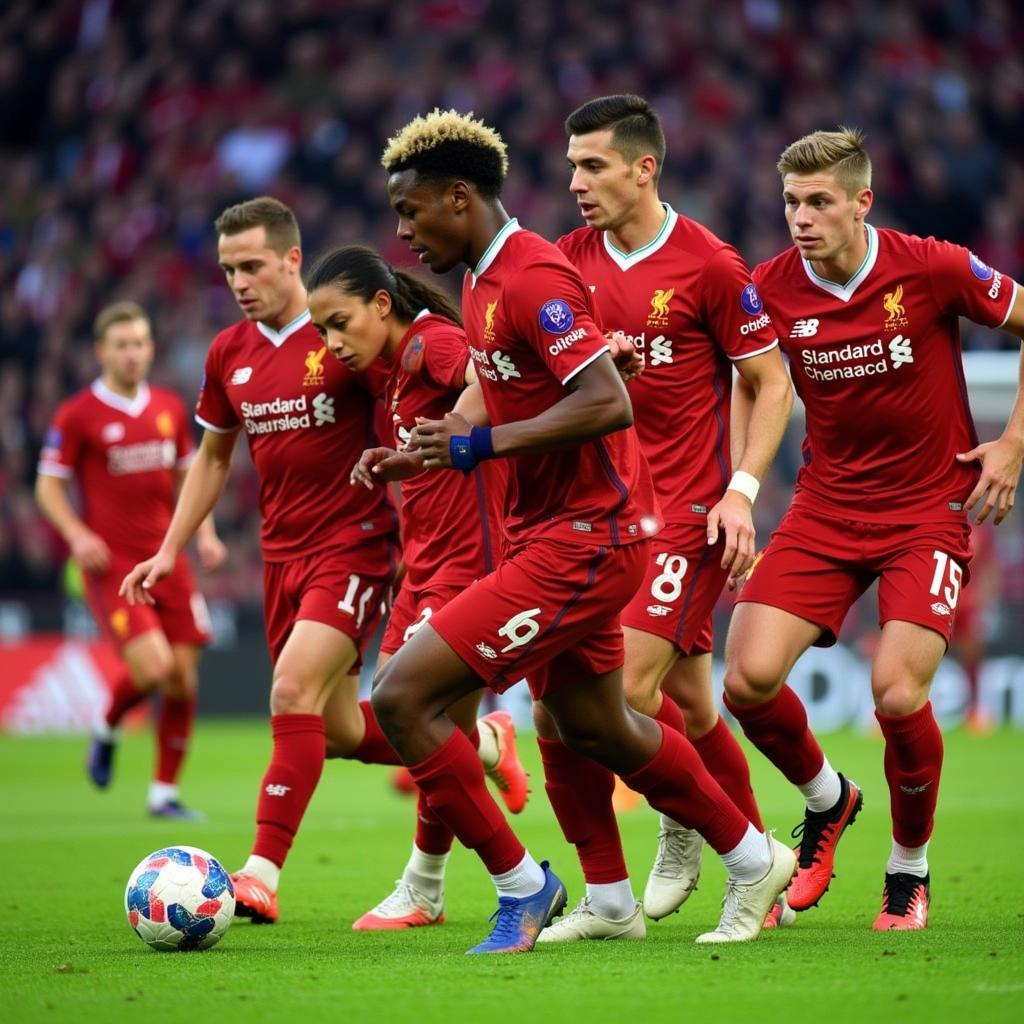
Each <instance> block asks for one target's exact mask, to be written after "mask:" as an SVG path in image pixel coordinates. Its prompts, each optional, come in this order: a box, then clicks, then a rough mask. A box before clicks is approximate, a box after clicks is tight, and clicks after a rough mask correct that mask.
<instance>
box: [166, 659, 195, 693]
mask: <svg viewBox="0 0 1024 1024" xmlns="http://www.w3.org/2000/svg"><path fill="white" fill-rule="evenodd" d="M198 689H199V677H198V675H197V673H195V672H188V671H183V670H182V669H180V668H177V667H176V668H175V669H174V671H173V672H171V673H170V675H169V676H168V677H167V683H166V685H165V686H163V687H161V692H162V693H163V695H164V696H165V697H170V698H171V699H172V700H188V699H189V698H190V697H194V696H195V695H196V692H197V691H198Z"/></svg>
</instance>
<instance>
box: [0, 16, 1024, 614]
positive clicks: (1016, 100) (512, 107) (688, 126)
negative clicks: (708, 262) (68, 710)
mask: <svg viewBox="0 0 1024 1024" xmlns="http://www.w3.org/2000/svg"><path fill="white" fill-rule="evenodd" d="M1015 7H1016V5H1015V4H1014V3H1012V2H1011V0H916V2H902V3H894V2H890V0H864V2H861V3H857V4H850V3H848V2H838V0H820V2H817V3H815V4H804V3H795V2H783V0H632V2H631V3H628V4H623V3H621V2H619V0H560V2H559V3H557V4H555V3H551V2H549V0H420V2H417V3H395V4H384V3H381V2H380V0H347V2H342V0H338V2H331V0H289V2H288V3H275V2H272V0H233V2H230V3H229V2H227V0H146V2H143V0H46V2H44V3H39V2H35V0H7V2H6V3H5V4H4V6H3V9H2V10H0V181H2V182H3V186H4V187H3V189H2V191H0V580H2V581H3V585H2V589H3V591H4V592H5V593H12V592H15V593H31V592H37V593H47V592H52V591H53V590H54V589H55V588H56V587H58V586H59V575H60V569H61V563H62V561H63V558H64V552H63V551H62V548H61V545H60V544H59V542H58V540H57V539H56V538H55V536H54V535H53V534H52V532H51V531H49V529H48V528H46V527H45V526H44V525H43V524H42V522H41V520H40V519H39V516H38V514H37V513H36V511H35V508H34V505H33V501H32V493H31V488H32V482H33V476H34V464H35V459H36V456H37V453H38V449H39V445H40V442H41V439H42V436H43V433H44V431H45V428H46V424H47V423H48V421H49V419H50V417H51V415H52V413H53V411H54V409H55V407H56V405H57V404H58V403H59V402H60V401H61V399H62V398H63V397H65V396H66V395H68V394H69V393H70V392H72V391H73V390H75V389H77V388H79V387H81V386H83V385H84V384H86V383H87V382H88V381H89V380H90V379H91V378H92V377H93V376H94V375H95V368H94V363H93V356H92V351H91V337H90V323H91V320H92V318H93V316H94V315H95V313H96V311H97V310H98V309H99V308H100V307H101V306H102V305H104V304H106V303H108V302H110V301H112V300H115V299H121V298H131V299H134V300H135V301H138V302H140V303H142V304H143V305H144V306H145V307H146V308H147V309H148V310H149V311H150V313H151V315H152V317H153V322H154V327H155V335H156V338H157V343H158V351H159V354H158V360H157V364H156V366H155V369H154V375H153V376H154V379H155V380H156V381H157V382H158V383H161V384H164V385H169V386H171V387H173V388H176V389H177V390H179V391H180V392H181V393H182V394H183V396H185V398H186V400H187V401H188V402H189V403H191V402H192V401H193V400H194V397H195V394H196V391H197V388H198V384H199V381H200V378H201V375H202V365H203V360H204V357H205V353H206V348H207V346H208V344H209V341H210V339H211V338H212V336H213V335H214V334H215V333H216V332H217V331H218V330H219V329H221V328H222V327H224V326H225V325H227V324H228V323H230V322H232V321H233V320H234V319H237V310H236V308H235V306H234V304H233V301H232V299H231V296H230V294H229V292H228V290H227V288H226V287H225V285H224V282H223V279H222V276H221V274H220V271H219V269H218V267H217V262H216V253H215V238H214V235H213V231H212V221H213V220H214V218H215V217H216V215H217V214H218V213H219V212H220V210H221V209H223V207H225V206H226V205H228V204H230V203H233V202H237V201H239V200H241V199H243V198H247V197H250V196H252V195H255V194H259V193H265V192H267V193H271V194H273V195H275V196H277V197H279V198H281V199H283V200H284V201H286V202H288V203H290V204H291V205H292V206H293V207H294V208H295V210H296V213H297V215H298V218H299V221H300V224H301V225H302V228H303V233H304V248H305V250H306V252H307V258H308V257H309V256H312V255H314V254H315V253H316V252H318V251H319V250H321V249H322V248H324V247H326V246H328V245H330V244H334V243H341V242H346V241H362V242H367V243H369V244H372V245H375V246H377V247H379V248H380V249H382V250H383V251H384V252H385V253H386V255H387V256H388V257H389V258H391V259H392V260H393V261H395V262H398V263H408V262H409V259H408V253H407V252H406V251H405V248H404V246H403V245H401V244H398V243H397V242H396V239H395V238H394V220H393V218H392V216H391V215H390V213H389V211H388V208H387V202H386V195H385V187H384V186H385V179H384V175H383V173H382V171H381V169H380V167H379V164H378V157H379V154H380V151H381V149H382V146H383V143H384V141H385V139H386V138H387V136H388V135H389V134H390V133H391V132H392V131H394V130H395V129H396V128H398V127H400V126H401V125H402V124H403V123H405V121H407V120H408V119H409V118H410V117H411V116H413V115H415V114H417V113H421V112H424V111H425V110H427V109H430V108H432V107H433V106H435V105H440V106H442V107H447V106H454V107H457V108H459V109H461V110H473V111H475V112H476V113H477V114H478V115H480V116H482V117H484V118H485V119H487V120H488V121H490V122H492V123H493V124H495V125H496V126H497V127H498V128H499V129H500V130H501V131H502V133H503V134H504V136H505V139H506V141H507V142H508V143H509V147H510V151H511V158H512V172H511V176H510V180H509V184H508V187H507V190H506V206H507V208H508V209H509V210H510V211H512V212H513V213H514V214H516V215H518V216H519V218H520V220H521V221H522V222H523V223H524V224H525V225H527V226H529V227H531V228H533V229H534V230H538V231H540V232H542V233H544V234H546V235H548V236H549V237H554V236H556V235H557V234H560V233H561V232H563V231H565V230H568V229H571V228H573V227H576V226H577V224H578V221H577V216H576V210H575V205H574V203H573V202H572V201H571V199H570V197H569V195H568V193H567V191H566V187H567V185H568V180H569V179H568V173H567V168H566V163H565V158H564V152H565V137H564V132H563V127H562V121H563V118H564V117H565V115H566V114H567V113H568V112H569V111H571V110H572V109H573V108H575V107H576V106H578V105H579V104H580V103H582V102H584V101H585V100H587V99H589V98H591V97H593V96H595V95H599V94H602V93H610V92H623V91H632V92H639V93H641V94H643V95H645V96H647V97H649V98H650V99H651V100H652V101H653V102H654V104H655V106H656V107H657V109H658V110H659V112H660V113H661V115H662V118H663V119H664V123H665V127H666V133H667V137H668V145H669V156H668V162H667V167H666V169H665V172H664V174H663V177H662V186H661V191H662V195H663V197H664V198H665V199H667V200H669V201H670V202H671V203H672V204H673V205H674V206H676V208H677V209H679V210H680V211H682V212H685V213H687V214H689V215H691V216H693V217H696V218H697V219H699V220H700V221H702V222H703V223H705V224H707V225H708V226H709V227H711V228H712V229H713V230H715V231H716V232H718V233H719V234H720V235H722V236H723V237H724V238H726V239H727V240H729V241H732V242H733V243H735V244H736V245H737V246H738V247H739V248H740V250H741V252H742V253H743V254H744V256H745V257H746V258H747V260H748V261H749V262H750V263H751V264H753V263H755V262H757V261H759V260H762V259H764V258H766V257H768V256H771V255H774V254H775V253H776V252H778V251H779V250H780V249H782V248H783V247H785V246H786V245H787V244H788V238H787V235H786V233H785V226H784V222H783V217H782V204H781V201H780V197H779V182H778V178H777V175H776V172H775V161H776V158H777V155H778V153H779V152H780V150H781V149H782V148H783V147H784V146H785V145H786V144H787V143H788V142H790V141H792V140H793V139H794V138H796V137H797V136H799V135H801V134H803V133H805V132H807V131H810V130H813V129H815V128H822V127H826V128H830V127H834V126H835V125H837V124H839V123H846V124H853V125H857V126H859V127H861V128H863V129H864V130H865V132H866V134H867V141H868V145H869V149H870V152H871V153H872V156H873V159H874V164H875V185H876V189H877V199H876V206H875V213H874V214H873V218H872V219H873V221H874V222H875V223H876V224H880V225H881V224H886V225H892V226H896V227H900V228H903V229H906V230H910V231H913V232H917V233H920V234H925V235H927V234H932V233H935V234H938V235H940V236H942V237H945V238H948V239H951V240H953V241H957V242H961V243H964V244H969V245H970V246H971V247H972V248H973V249H974V251H975V252H976V253H978V255H979V256H980V257H981V258H982V259H983V260H985V261H986V262H988V263H990V264H993V265H995V266H997V267H998V268H999V269H1001V270H1003V271H1004V272H1006V273H1009V274H1011V275H1012V276H1014V277H1015V278H1017V279H1020V278H1021V277H1024V244H1022V237H1024V236H1022V234H1021V225H1022V219H1024V56H1022V55H1024V27H1022V24H1021V22H1020V19H1019V18H1018V17H1017V16H1016V12H1015ZM453 284H454V282H453ZM967 344H968V345H969V346H971V347H989V348H998V347H1007V348H1009V347H1014V346H1016V345H1017V344H1018V342H1017V341H1016V340H1015V339H1010V338H1008V337H1006V336H1003V335H997V334H993V333H991V332H985V331H980V330H971V331H969V332H968V337H967ZM239 447H240V448H244V447H245V446H244V445H240V446H239ZM788 461H789V462H790V466H789V468H790V469H792V465H791V463H792V460H791V459H790V460H788ZM786 464H787V460H786V459H785V458H783V460H782V466H783V471H782V472H783V473H785V469H786ZM255 493H256V492H255V486H254V482H253V478H252V473H251V469H250V468H249V467H248V463H247V460H246V458H245V456H244V453H241V452H240V456H239V466H238V467H237V469H236V475H235V482H234V485H233V486H232V487H231V488H230V489H229V492H228V493H227V494H226V495H225V497H224V499H223V500H222V502H221V504H220V506H219V508H218V521H219V526H220V529H221V531H222V533H223V535H224V536H225V539H226V540H227V541H228V543H229V545H230V546H231V548H232V555H233V557H232V569H231V570H230V571H229V572H228V573H226V574H224V575H222V576H221V577H220V578H218V579H217V580H212V581H209V590H210V591H211V592H212V594H213V595H214V596H217V595H221V596H226V597H239V596H245V595H253V594H258V593H259V592H260V584H259V577H260V563H259V558H258V551H257V545H256V536H257V532H256V531H257V527H256V520H255ZM766 495H768V496H769V498H770V500H769V501H766V502H762V503H760V505H759V507H760V508H761V515H762V517H763V519H764V522H765V524H766V525H767V526H769V527H770V526H771V525H772V523H773V521H774V519H777V517H778V514H779V513H780V512H781V510H782V509H783V508H784V507H785V504H786V503H787V501H788V496H789V483H788V481H786V480H785V479H784V478H783V477H781V476H780V478H779V482H778V484H777V486H774V487H772V486H769V487H768V488H767V489H766ZM772 499H773V500H774V505H773V504H772ZM1019 539H1020V538H1019V536H1018V537H1017V540H1019ZM1018 546H1020V545H1019V544H1018ZM1021 560H1022V563H1024V554H1022V555H1021Z"/></svg>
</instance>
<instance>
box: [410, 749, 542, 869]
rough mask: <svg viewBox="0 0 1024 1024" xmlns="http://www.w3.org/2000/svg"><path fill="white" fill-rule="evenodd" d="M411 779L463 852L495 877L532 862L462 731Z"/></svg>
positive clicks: (416, 769)
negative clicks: (524, 861)
mask: <svg viewBox="0 0 1024 1024" xmlns="http://www.w3.org/2000/svg"><path fill="white" fill-rule="evenodd" d="M409 773H410V774H411V775H412V777H413V778H414V779H415V780H416V785H418V786H419V787H420V789H421V790H422V791H423V794H424V795H425V796H426V798H427V801H428V802H429V804H430V807H431V808H432V810H433V811H434V813H435V814H436V815H437V816H438V817H439V818H440V819H441V820H442V821H443V822H444V823H445V824H446V825H448V827H449V828H451V830H452V831H453V832H454V833H455V835H456V836H457V837H458V840H459V842H460V843H462V845H463V846H465V847H468V848H469V849H471V850H476V852H477V854H478V855H479V857H480V859H481V860H482V861H483V862H484V864H485V865H486V867H487V870H488V872H490V874H492V875H501V874H504V873H505V872H506V871H511V870H512V868H514V867H515V866H516V865H517V864H518V863H519V862H520V861H521V860H522V859H523V857H525V856H526V849H525V848H524V847H523V844H522V843H521V842H519V840H518V839H517V838H516V835H515V833H514V832H513V831H512V829H510V828H509V826H508V822H507V821H505V817H504V815H503V814H502V813H501V811H499V810H498V805H497V804H496V803H495V802H494V800H493V798H492V797H491V794H490V793H488V792H487V784H486V782H485V781H484V770H483V768H482V767H481V765H480V758H479V757H478V755H477V752H476V751H475V750H474V749H473V744H472V743H470V741H469V739H468V738H467V737H466V734H465V733H464V732H462V731H461V730H460V729H453V730H452V734H451V736H449V737H448V739H447V740H445V742H444V743H443V744H442V745H441V746H440V747H439V748H438V749H437V750H436V751H434V753H433V754H431V755H430V757H428V758H426V760H423V761H420V763H419V764H415V765H409Z"/></svg>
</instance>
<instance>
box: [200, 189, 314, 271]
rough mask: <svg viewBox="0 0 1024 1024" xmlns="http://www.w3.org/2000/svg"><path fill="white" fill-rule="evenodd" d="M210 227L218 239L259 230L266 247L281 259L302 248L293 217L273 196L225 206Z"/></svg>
mask: <svg viewBox="0 0 1024 1024" xmlns="http://www.w3.org/2000/svg"><path fill="white" fill-rule="evenodd" d="M213 226H214V228H215V229H216V231H217V234H218V235H239V234H241V233H242V232H243V231H248V230H249V228H263V230H264V231H266V233H267V245H269V246H270V248H271V249H273V250H274V252H276V253H278V254H279V255H282V256H283V255H284V254H285V253H286V252H287V251H288V250H289V249H291V248H292V247H293V246H301V245H302V239H301V236H300V235H299V222H298V221H297V220H296V219H295V214H294V213H292V211H291V208H290V207H287V206H285V204H284V203H282V202H281V201H280V200H279V199H274V198H273V196H257V197H256V198H255V199H247V200H246V201H245V202H244V203H236V204H235V205H234V206H229V207H228V208H227V209H226V210H225V211H224V212H223V213H222V214H221V215H220V216H219V217H218V218H217V219H216V220H215V221H214V222H213Z"/></svg>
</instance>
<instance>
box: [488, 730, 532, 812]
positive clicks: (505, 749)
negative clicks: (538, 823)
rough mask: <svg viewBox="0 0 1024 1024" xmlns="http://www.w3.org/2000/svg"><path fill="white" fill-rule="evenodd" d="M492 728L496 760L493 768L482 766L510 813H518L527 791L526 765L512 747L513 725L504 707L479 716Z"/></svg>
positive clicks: (514, 743) (514, 738)
mask: <svg viewBox="0 0 1024 1024" xmlns="http://www.w3.org/2000/svg"><path fill="white" fill-rule="evenodd" d="M480 721H481V722H482V723H485V724H486V726H488V727H489V728H490V729H492V730H493V731H494V735H495V738H496V739H497V741H498V761H497V764H495V765H494V767H493V768H484V772H485V773H486V775H487V778H489V779H490V780H491V782H493V783H494V785H495V786H496V787H497V789H498V792H499V793H501V799H502V800H504V801H505V806H506V807H507V808H508V810H509V813H510V814H518V813H519V812H520V811H521V810H522V809H523V808H524V807H525V806H526V798H527V795H528V794H529V792H530V791H529V789H528V787H527V776H526V769H525V768H523V762H522V761H520V760H519V753H518V752H517V750H516V727H515V723H514V722H513V721H512V716H511V715H510V714H509V713H508V712H507V711H492V712H491V713H490V714H489V715H484V717H483V718H481V719H480Z"/></svg>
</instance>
